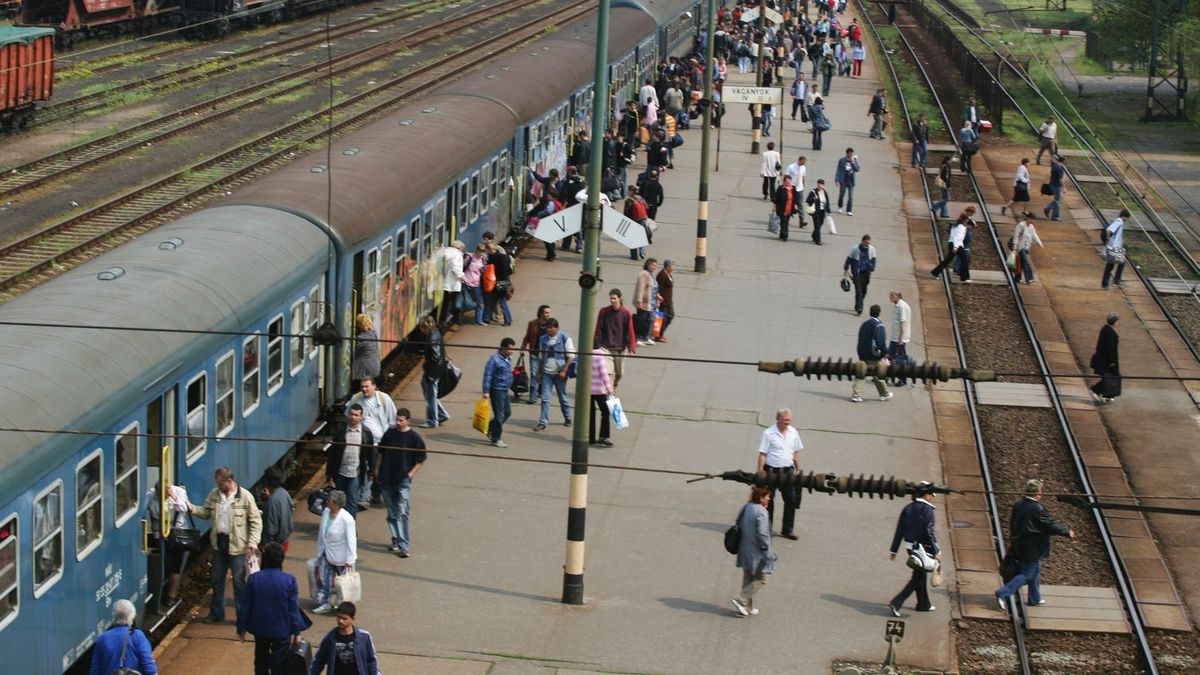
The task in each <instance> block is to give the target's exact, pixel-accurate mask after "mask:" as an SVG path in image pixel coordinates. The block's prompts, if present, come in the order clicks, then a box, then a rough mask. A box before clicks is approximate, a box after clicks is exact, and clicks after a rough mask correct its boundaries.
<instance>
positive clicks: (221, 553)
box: [208, 525, 246, 621]
mask: <svg viewBox="0 0 1200 675" xmlns="http://www.w3.org/2000/svg"><path fill="white" fill-rule="evenodd" d="M214 527H216V526H215V525H214ZM229 572H232V573H233V606H234V607H240V606H241V605H242V590H243V589H244V588H245V587H246V554H245V553H243V554H241V555H229V536H228V535H225V534H218V535H217V549H216V550H215V551H213V557H212V589H213V596H212V600H211V601H210V602H209V603H208V616H209V618H211V619H214V620H216V621H224V620H225V575H226V574H228V573H229Z"/></svg>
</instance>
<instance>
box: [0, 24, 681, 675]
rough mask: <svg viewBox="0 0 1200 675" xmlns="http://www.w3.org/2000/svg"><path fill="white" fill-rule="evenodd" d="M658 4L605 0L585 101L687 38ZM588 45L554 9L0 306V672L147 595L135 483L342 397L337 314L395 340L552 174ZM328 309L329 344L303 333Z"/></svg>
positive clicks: (146, 603) (276, 450)
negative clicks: (471, 68)
mask: <svg viewBox="0 0 1200 675" xmlns="http://www.w3.org/2000/svg"><path fill="white" fill-rule="evenodd" d="M618 4H622V3H618ZM655 7H656V9H657V10H658V13H657V14H655V13H647V12H646V11H645V10H644V9H642V8H640V7H638V6H634V5H633V4H631V6H618V7H616V8H614V9H613V12H612V18H611V21H612V24H611V36H612V37H611V40H610V45H609V76H610V78H611V83H612V84H611V87H610V89H609V91H608V92H605V95H606V96H608V97H610V98H613V99H616V98H619V97H621V96H624V95H625V93H626V89H627V88H628V87H629V86H631V85H630V82H632V83H633V86H636V84H637V80H638V79H640V76H641V75H642V74H643V73H645V72H650V71H651V70H652V69H653V68H654V66H655V64H656V62H657V60H658V59H659V58H660V57H661V55H662V54H667V53H674V52H675V51H676V50H679V49H685V48H686V46H685V43H686V39H685V38H682V37H679V36H680V35H682V34H683V33H680V32H679V30H680V26H682V25H683V24H684V23H685V22H687V21H692V20H698V19H699V17H700V11H699V6H698V3H696V2H695V1H694V0H692V1H689V2H686V3H685V2H682V1H680V0H675V1H674V2H666V3H655ZM689 12H690V13H691V16H685V15H686V14H688V13H689ZM690 36H691V33H688V38H690ZM664 40H666V41H667V42H666V43H664V42H663V41H664ZM594 42H595V18H594V17H592V18H588V19H584V20H580V21H577V22H574V23H571V24H569V25H566V26H563V27H561V28H560V29H559V30H558V31H556V32H553V33H549V34H547V35H545V36H543V37H542V38H541V39H539V40H537V41H536V42H534V43H533V44H531V45H529V46H527V47H526V48H524V49H522V50H521V51H519V52H514V53H511V54H508V55H505V56H501V57H499V58H497V59H496V60H495V61H493V62H492V63H490V64H487V65H486V66H485V67H484V68H482V69H480V70H479V71H476V72H474V73H472V74H470V75H468V76H466V77H464V78H462V79H460V80H459V81H456V82H452V83H450V84H447V85H445V86H444V87H441V88H440V89H439V90H437V91H435V92H434V93H432V94H430V95H428V96H426V97H423V98H422V99H420V100H418V101H417V102H415V103H413V104H411V105H408V106H405V107H403V108H401V109H399V110H397V111H396V112H394V113H392V114H390V115H388V116H387V117H384V118H382V119H380V120H379V121H377V122H375V123H373V124H371V125H368V126H366V127H363V128H362V129H360V130H358V131H355V132H354V133H353V134H350V135H347V136H345V137H343V138H340V139H337V140H336V141H334V143H333V147H332V148H331V152H329V153H328V154H326V153H325V152H324V151H322V152H321V153H314V154H313V155H312V156H310V157H308V158H302V159H300V160H299V161H297V162H295V163H294V164H292V165H290V166H289V167H287V168H285V169H283V170H281V171H279V172H277V173H276V174H274V175H272V176H268V177H266V178H264V179H261V180H259V181H255V182H254V183H251V184H250V185H248V186H246V187H244V188H243V189H241V190H239V191H238V192H237V193H236V194H235V195H233V196H232V197H230V198H228V199H226V200H225V201H223V202H221V203H220V204H219V205H216V206H213V207H210V208H207V209H204V210H202V211H199V212H197V213H194V214H191V215H189V216H187V217H185V218H183V219H181V220H179V221H178V222H176V223H173V224H171V225H168V226H165V227H162V228H160V229H158V230H155V231H154V232H152V233H150V234H148V235H145V236H143V237H142V238H140V239H138V240H136V241H134V242H131V243H129V244H126V245H124V246H122V247H120V248H118V249H116V250H114V251H112V252H109V253H106V254H104V255H103V256H100V257H99V258H97V259H95V260H93V261H91V262H89V263H87V264H85V265H82V266H80V267H79V268H77V269H75V270H72V271H70V272H67V273H65V274H63V275H61V276H60V277H58V278H56V279H54V280H52V281H49V282H47V283H46V284H45V285H43V286H41V287H39V288H36V289H34V290H32V291H30V292H28V293H26V294H25V295H23V296H21V297H19V298H17V299H15V300H12V301H10V302H8V303H6V304H4V305H0V427H2V428H3V429H8V430H4V431H0V654H4V658H5V666H6V669H7V670H8V671H10V672H16V673H52V672H61V670H65V669H67V668H68V667H69V666H71V665H72V664H73V663H75V662H77V661H78V660H80V659H81V658H84V657H85V655H86V654H87V652H88V649H89V648H90V646H91V644H92V643H93V641H94V640H95V638H96V636H97V635H98V634H99V633H100V632H102V631H103V629H104V628H105V627H106V626H107V625H108V622H109V621H110V618H111V605H112V603H113V602H114V601H116V600H117V599H119V598H130V599H132V600H134V602H135V604H137V605H138V606H139V608H141V609H142V610H143V611H144V612H145V613H146V615H147V618H154V617H159V616H161V613H162V612H165V611H167V609H166V608H163V607H160V606H159V600H158V599H159V597H160V595H161V593H160V591H161V587H162V581H163V578H164V570H163V556H162V555H161V551H160V550H159V549H158V548H156V547H155V546H154V545H152V542H153V541H154V539H153V537H152V536H151V535H152V533H153V532H154V531H155V530H156V529H158V530H161V529H162V528H163V527H164V526H165V524H155V523H151V522H150V520H149V518H148V516H147V506H148V505H149V504H150V502H151V500H161V499H162V493H163V489H162V486H163V485H164V483H174V484H180V485H183V486H185V487H186V488H187V489H188V492H189V495H190V497H191V499H192V500H193V501H200V500H202V499H203V498H204V495H205V494H207V492H208V491H209V490H210V489H212V474H213V470H214V469H215V468H217V467H219V466H230V467H232V468H233V470H234V472H235V474H236V476H237V477H238V478H239V480H240V482H242V483H243V484H244V485H246V486H250V485H253V484H254V483H255V482H256V481H257V480H258V479H259V477H260V476H261V475H262V473H263V472H264V471H265V470H266V469H267V468H269V467H270V466H272V465H274V464H276V463H279V462H281V461H284V460H285V459H286V457H287V455H288V454H289V452H291V451H292V450H293V449H294V447H295V444H296V443H297V441H299V440H301V439H303V438H306V437H309V436H310V435H311V434H313V433H315V432H317V431H318V430H319V429H320V428H321V427H322V425H323V422H322V420H323V419H324V417H325V415H326V414H327V411H328V410H329V409H330V407H331V406H332V404H333V403H334V402H335V401H336V400H338V399H340V398H341V397H343V396H344V395H345V393H346V389H347V387H348V384H349V379H350V378H349V363H350V355H351V353H352V349H353V345H352V341H351V339H352V337H353V328H352V327H353V317H354V315H355V314H356V313H359V312H366V313H369V314H371V315H372V316H373V317H374V318H375V321H376V326H377V327H378V330H379V333H380V337H381V338H383V339H384V340H399V339H400V338H402V337H403V336H404V335H406V334H408V332H410V331H411V329H412V328H413V327H414V326H415V325H416V322H417V319H418V318H419V317H420V316H421V315H422V314H424V313H427V312H429V311H431V310H433V309H435V308H436V307H437V304H438V303H439V302H440V297H441V283H440V282H441V274H442V271H441V268H440V264H439V263H440V261H441V256H440V251H441V249H443V248H444V247H445V246H446V245H447V244H448V243H449V242H451V241H452V240H454V239H462V240H463V241H464V242H466V243H467V244H468V246H473V245H474V244H475V243H476V242H478V241H480V239H481V237H482V233H483V232H484V231H485V230H491V231H493V232H495V233H496V234H497V235H498V237H499V238H503V237H504V236H505V235H506V234H507V233H508V231H509V229H510V228H511V227H513V226H514V224H517V223H520V222H522V221H523V217H524V214H525V212H526V208H527V204H525V203H524V199H525V192H526V191H525V187H526V182H525V181H526V178H527V172H526V171H525V167H527V166H530V165H534V166H537V167H538V168H539V170H542V171H544V170H548V169H549V168H559V169H562V168H563V167H564V166H565V162H566V155H567V150H568V148H569V147H570V146H569V144H570V142H571V138H572V135H573V134H574V133H575V132H576V131H577V130H578V129H579V128H580V127H581V126H583V125H586V124H587V123H588V120H589V119H590V115H591V101H592V97H593V96H594V91H593V83H592V82H591V78H592V69H593V63H594ZM664 45H665V46H664ZM330 158H331V159H330ZM330 194H331V195H332V199H329V198H327V196H326V195H330ZM326 321H328V322H332V324H333V325H334V326H336V328H337V329H338V331H339V333H340V334H341V335H342V336H343V337H344V338H345V339H343V340H342V341H341V343H340V345H339V346H337V347H321V346H318V345H317V344H316V343H315V342H314V340H312V339H311V337H309V336H311V335H313V334H314V331H315V329H316V328H317V327H318V326H319V325H321V324H323V323H325V322H326ZM390 349H391V346H390V345H387V344H385V345H383V348H382V350H381V351H383V353H385V354H386V353H387V352H388V351H390ZM156 488H157V489H156ZM200 523H201V525H203V524H204V521H200ZM144 622H145V620H144Z"/></svg>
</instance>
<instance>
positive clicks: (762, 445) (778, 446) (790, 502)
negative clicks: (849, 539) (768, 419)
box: [755, 408, 804, 540]
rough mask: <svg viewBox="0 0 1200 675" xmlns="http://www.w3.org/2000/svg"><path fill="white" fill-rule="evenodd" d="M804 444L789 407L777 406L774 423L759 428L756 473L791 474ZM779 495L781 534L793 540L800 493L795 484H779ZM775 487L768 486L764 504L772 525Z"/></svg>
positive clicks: (797, 463) (797, 465)
mask: <svg viewBox="0 0 1200 675" xmlns="http://www.w3.org/2000/svg"><path fill="white" fill-rule="evenodd" d="M803 449H804V444H803V443H802V442H800V433H799V432H798V431H796V428H795V427H793V426H792V411H791V410H789V409H787V408H780V409H779V410H778V411H776V412H775V424H772V425H771V426H769V427H767V428H766V429H764V430H763V433H762V438H761V439H760V440H759V442H758V466H757V467H756V469H755V470H756V472H757V473H767V474H778V475H780V476H791V475H792V474H794V473H796V471H797V470H799V468H800V451H801V450H803ZM780 493H781V496H782V498H783V526H782V527H783V530H782V534H783V536H785V537H787V538H788V539H792V540H796V539H799V538H800V536H799V535H797V534H796V532H795V529H796V509H797V508H798V507H799V506H800V498H799V495H800V493H799V492H798V491H797V490H796V488H795V486H794V485H793V486H788V487H783V488H780ZM774 498H775V488H771V499H772V501H771V505H770V506H769V507H767V522H768V524H769V525H771V526H773V524H774V522H775V502H774Z"/></svg>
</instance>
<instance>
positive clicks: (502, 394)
mask: <svg viewBox="0 0 1200 675" xmlns="http://www.w3.org/2000/svg"><path fill="white" fill-rule="evenodd" d="M516 344H517V341H516V340H514V339H512V338H510V337H506V338H504V339H503V340H501V341H500V349H499V350H497V351H496V353H495V354H492V356H491V358H489V359H488V362H487V365H485V366H484V367H483V397H484V398H486V399H490V401H491V404H492V421H491V423H489V424H488V440H490V441H491V442H492V445H494V446H496V447H497V448H507V447H508V444H507V443H505V442H504V439H503V438H502V436H503V435H504V422H505V421H506V420H508V418H509V417H511V416H512V402H511V401H510V400H509V398H508V390H509V389H511V388H512V381H513V363H512V353H513V347H515V346H516ZM544 394H545V392H543V396H544Z"/></svg>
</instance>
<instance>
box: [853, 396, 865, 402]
mask: <svg viewBox="0 0 1200 675" xmlns="http://www.w3.org/2000/svg"><path fill="white" fill-rule="evenodd" d="M850 400H851V401H852V402H854V403H862V402H863V398H862V397H861V396H851V397H850Z"/></svg>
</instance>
